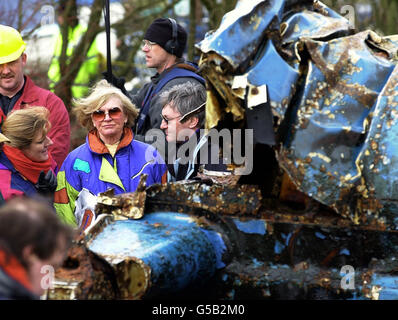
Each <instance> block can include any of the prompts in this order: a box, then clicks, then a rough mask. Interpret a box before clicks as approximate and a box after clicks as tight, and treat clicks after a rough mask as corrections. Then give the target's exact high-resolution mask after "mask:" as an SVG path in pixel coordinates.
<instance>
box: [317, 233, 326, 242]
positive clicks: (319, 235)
mask: <svg viewBox="0 0 398 320" xmlns="http://www.w3.org/2000/svg"><path fill="white" fill-rule="evenodd" d="M315 236H316V237H317V238H319V239H322V240H323V239H326V236H325V235H324V234H322V233H320V232H315Z"/></svg>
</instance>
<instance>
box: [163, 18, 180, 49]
mask: <svg viewBox="0 0 398 320" xmlns="http://www.w3.org/2000/svg"><path fill="white" fill-rule="evenodd" d="M168 19H169V21H170V23H171V28H172V31H171V33H172V34H171V39H170V40H169V41H167V42H166V44H165V45H164V49H165V50H166V51H167V52H170V53H171V54H175V52H176V51H177V50H178V42H177V22H176V21H175V20H174V19H172V18H168Z"/></svg>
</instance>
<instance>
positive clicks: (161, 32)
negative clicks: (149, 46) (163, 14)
mask: <svg viewBox="0 0 398 320" xmlns="http://www.w3.org/2000/svg"><path fill="white" fill-rule="evenodd" d="M144 39H146V40H149V41H152V42H156V43H157V44H158V45H160V46H161V47H162V48H163V49H165V50H166V51H167V52H168V53H171V54H174V55H175V56H177V57H178V58H181V57H182V54H183V53H184V49H185V46H186V44H187V32H186V31H185V29H184V28H183V27H182V26H181V25H179V24H178V23H177V44H178V45H177V46H175V48H174V50H172V49H171V48H170V47H169V46H167V45H166V43H167V42H168V41H170V40H172V39H173V26H172V22H171V21H170V20H169V19H165V18H158V19H156V20H154V21H153V22H152V24H151V25H150V26H149V28H148V30H147V31H146V33H145V36H144Z"/></svg>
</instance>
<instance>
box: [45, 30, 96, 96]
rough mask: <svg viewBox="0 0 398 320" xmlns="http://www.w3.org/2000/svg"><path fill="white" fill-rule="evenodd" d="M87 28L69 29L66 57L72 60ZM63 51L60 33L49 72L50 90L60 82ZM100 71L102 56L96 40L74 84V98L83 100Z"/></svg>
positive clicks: (59, 33)
mask: <svg viewBox="0 0 398 320" xmlns="http://www.w3.org/2000/svg"><path fill="white" fill-rule="evenodd" d="M86 30H87V29H86V28H85V27H83V26H81V25H80V24H79V25H77V26H76V27H75V28H73V29H72V28H69V42H68V48H67V49H66V55H67V57H68V58H70V57H71V56H72V54H73V52H74V50H75V49H76V47H77V45H78V43H79V40H80V38H81V37H82V36H83V34H84V33H85V32H86ZM61 50H62V35H61V32H60V31H59V32H58V35H57V42H56V45H55V50H54V56H53V58H52V60H51V65H50V68H49V70H48V78H49V80H50V90H51V91H53V90H54V86H55V84H56V83H57V82H58V81H59V80H60V78H61V74H60V68H59V61H58V60H59V57H60V55H61ZM99 70H100V54H99V52H98V49H97V42H96V40H94V41H93V43H92V44H91V47H90V49H89V50H88V53H87V56H86V58H85V61H84V62H83V64H82V66H81V67H80V69H79V72H78V74H77V76H76V78H75V81H74V82H73V84H72V95H73V97H74V98H81V97H83V96H85V95H86V94H87V92H88V89H89V85H90V81H91V80H92V79H94V78H95V77H97V76H98V74H99Z"/></svg>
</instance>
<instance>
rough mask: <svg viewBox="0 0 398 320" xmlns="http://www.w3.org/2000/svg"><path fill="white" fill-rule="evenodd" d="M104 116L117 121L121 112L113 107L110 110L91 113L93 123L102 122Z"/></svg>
mask: <svg viewBox="0 0 398 320" xmlns="http://www.w3.org/2000/svg"><path fill="white" fill-rule="evenodd" d="M105 115H108V116H109V117H111V118H112V119H118V118H120V117H121V115H122V110H121V109H119V108H117V107H114V108H112V109H109V110H108V111H103V110H97V111H94V112H93V113H92V116H93V119H94V120H95V121H103V120H104V119H105Z"/></svg>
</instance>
